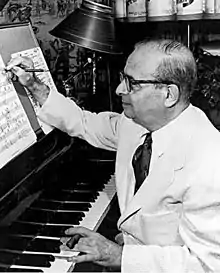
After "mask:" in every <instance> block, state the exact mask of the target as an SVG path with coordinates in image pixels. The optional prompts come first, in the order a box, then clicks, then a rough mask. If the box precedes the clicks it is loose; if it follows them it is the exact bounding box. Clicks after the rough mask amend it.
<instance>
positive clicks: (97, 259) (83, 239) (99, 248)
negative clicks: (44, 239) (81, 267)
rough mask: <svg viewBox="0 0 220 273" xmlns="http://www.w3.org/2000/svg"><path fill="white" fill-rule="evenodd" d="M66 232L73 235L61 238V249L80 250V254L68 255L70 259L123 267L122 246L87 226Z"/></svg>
mask: <svg viewBox="0 0 220 273" xmlns="http://www.w3.org/2000/svg"><path fill="white" fill-rule="evenodd" d="M65 234H66V235H67V236H72V237H71V239H69V238H67V237H64V238H61V242H63V245H62V246H61V249H62V250H67V251H71V250H72V251H78V252H80V255H78V256H73V257H68V258H67V260H68V261H72V262H74V263H81V262H94V263H96V264H99V265H101V266H105V267H113V268H115V269H120V268H121V256H122V248H123V247H122V246H120V245H118V244H116V243H114V242H112V241H110V240H108V239H106V238H105V237H104V236H102V235H101V234H99V233H97V232H94V231H92V230H89V229H87V228H85V227H73V228H69V229H68V230H66V231H65ZM68 239H69V240H68ZM76 241H77V242H76Z"/></svg>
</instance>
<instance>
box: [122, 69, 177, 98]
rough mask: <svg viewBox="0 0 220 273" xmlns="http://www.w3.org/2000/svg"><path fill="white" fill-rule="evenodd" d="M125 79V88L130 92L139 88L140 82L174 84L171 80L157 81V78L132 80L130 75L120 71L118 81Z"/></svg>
mask: <svg viewBox="0 0 220 273" xmlns="http://www.w3.org/2000/svg"><path fill="white" fill-rule="evenodd" d="M123 80H125V84H126V88H127V91H128V93H131V92H132V91H138V90H140V89H141V84H165V85H170V84H175V85H177V84H176V83H174V82H171V81H157V80H134V79H133V78H132V77H130V76H128V75H126V74H125V73H124V72H122V71H121V72H120V81H121V82H122V81H123Z"/></svg>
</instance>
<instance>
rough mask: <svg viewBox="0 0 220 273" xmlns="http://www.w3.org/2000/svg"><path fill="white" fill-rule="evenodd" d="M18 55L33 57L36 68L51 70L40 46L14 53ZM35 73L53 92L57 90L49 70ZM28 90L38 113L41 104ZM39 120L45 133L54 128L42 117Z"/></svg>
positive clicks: (14, 55)
mask: <svg viewBox="0 0 220 273" xmlns="http://www.w3.org/2000/svg"><path fill="white" fill-rule="evenodd" d="M16 56H26V57H29V58H31V59H32V61H33V63H34V68H36V69H38V68H42V69H45V70H49V68H48V66H47V63H46V61H45V58H44V55H43V53H42V51H41V48H40V47H35V48H31V49H27V50H24V51H21V52H16V53H14V54H12V57H16ZM35 74H36V76H37V77H38V78H39V79H40V80H41V81H42V82H43V83H44V84H46V85H47V86H48V87H49V88H50V92H53V91H54V90H56V91H57V88H56V85H55V84H54V81H53V78H52V76H51V74H50V72H49V71H48V72H35ZM26 92H27V95H28V97H29V99H30V101H31V103H32V105H33V107H34V110H35V112H36V113H37V112H38V110H39V109H40V104H39V103H38V102H37V101H36V99H35V98H34V97H33V96H32V95H31V93H30V92H29V91H28V90H27V89H26ZM38 122H39V124H40V126H41V128H42V130H43V131H44V133H45V134H48V133H49V132H50V131H51V130H52V129H53V127H51V126H50V125H49V124H46V123H44V122H43V121H42V120H40V119H38Z"/></svg>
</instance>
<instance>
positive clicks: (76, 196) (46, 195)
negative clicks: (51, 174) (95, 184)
mask: <svg viewBox="0 0 220 273" xmlns="http://www.w3.org/2000/svg"><path fill="white" fill-rule="evenodd" d="M40 198H41V199H47V200H56V201H82V202H83V201H84V202H95V199H96V197H94V195H93V194H92V193H91V192H83V193H82V192H72V193H71V194H69V193H65V192H61V191H59V192H49V191H45V192H43V194H41V196H40Z"/></svg>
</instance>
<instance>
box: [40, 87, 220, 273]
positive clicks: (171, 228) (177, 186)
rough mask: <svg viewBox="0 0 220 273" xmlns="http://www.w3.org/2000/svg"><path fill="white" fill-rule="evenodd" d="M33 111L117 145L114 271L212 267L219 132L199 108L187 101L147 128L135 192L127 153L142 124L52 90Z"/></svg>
mask: <svg viewBox="0 0 220 273" xmlns="http://www.w3.org/2000/svg"><path fill="white" fill-rule="evenodd" d="M39 117H40V118H41V119H42V120H43V121H45V122H47V123H49V124H51V125H53V126H55V127H57V128H59V129H61V130H62V131H64V132H67V133H68V134H69V135H71V136H77V137H80V138H83V139H85V140H87V141H88V142H89V143H90V144H92V145H94V146H96V147H100V148H105V149H109V150H117V157H116V172H115V175H116V186H117V195H118V199H119V206H120V210H121V217H120V219H119V221H118V228H119V229H120V230H121V231H122V232H123V234H124V242H125V245H124V248H123V253H122V269H121V270H122V272H126V273H127V272H132V273H133V272H134V273H137V272H138V273H140V272H146V273H157V272H158V273H162V272H167V273H172V272H175V273H182V272H184V273H193V272H195V273H200V272H202V273H204V272H215V273H217V272H220V133H219V132H218V131H217V130H216V129H215V128H214V127H213V125H212V124H211V123H210V122H209V120H208V119H207V117H206V116H205V114H204V113H203V112H202V111H200V110H199V109H198V108H196V107H193V106H192V105H190V106H189V107H188V108H187V109H186V110H185V111H184V112H183V113H182V114H181V115H180V116H179V117H177V118H176V119H175V120H174V121H172V122H170V123H169V124H168V125H167V126H165V127H163V128H161V129H160V130H158V131H155V132H153V134H152V138H153V147H152V148H153V152H152V159H151V165H150V172H149V175H148V177H147V178H146V179H145V181H144V183H143V184H142V186H141V187H140V189H139V190H138V192H137V193H136V194H135V195H134V184H135V179H134V173H133V169H132V165H131V160H132V156H133V154H134V151H135V150H136V148H137V147H138V146H139V144H140V143H142V142H143V135H144V134H145V133H146V129H144V128H143V127H141V126H139V125H137V124H135V123H134V122H133V121H132V120H130V119H128V118H126V117H125V116H124V115H123V114H118V113H110V112H104V113H100V114H95V113H91V112H88V111H82V110H81V109H80V108H79V107H78V106H76V105H75V103H74V102H73V101H71V100H70V99H67V98H64V97H63V96H62V95H61V94H59V93H55V92H51V94H50V95H49V98H48V99H47V101H46V102H45V104H44V105H43V107H42V108H41V110H40V112H39Z"/></svg>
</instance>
